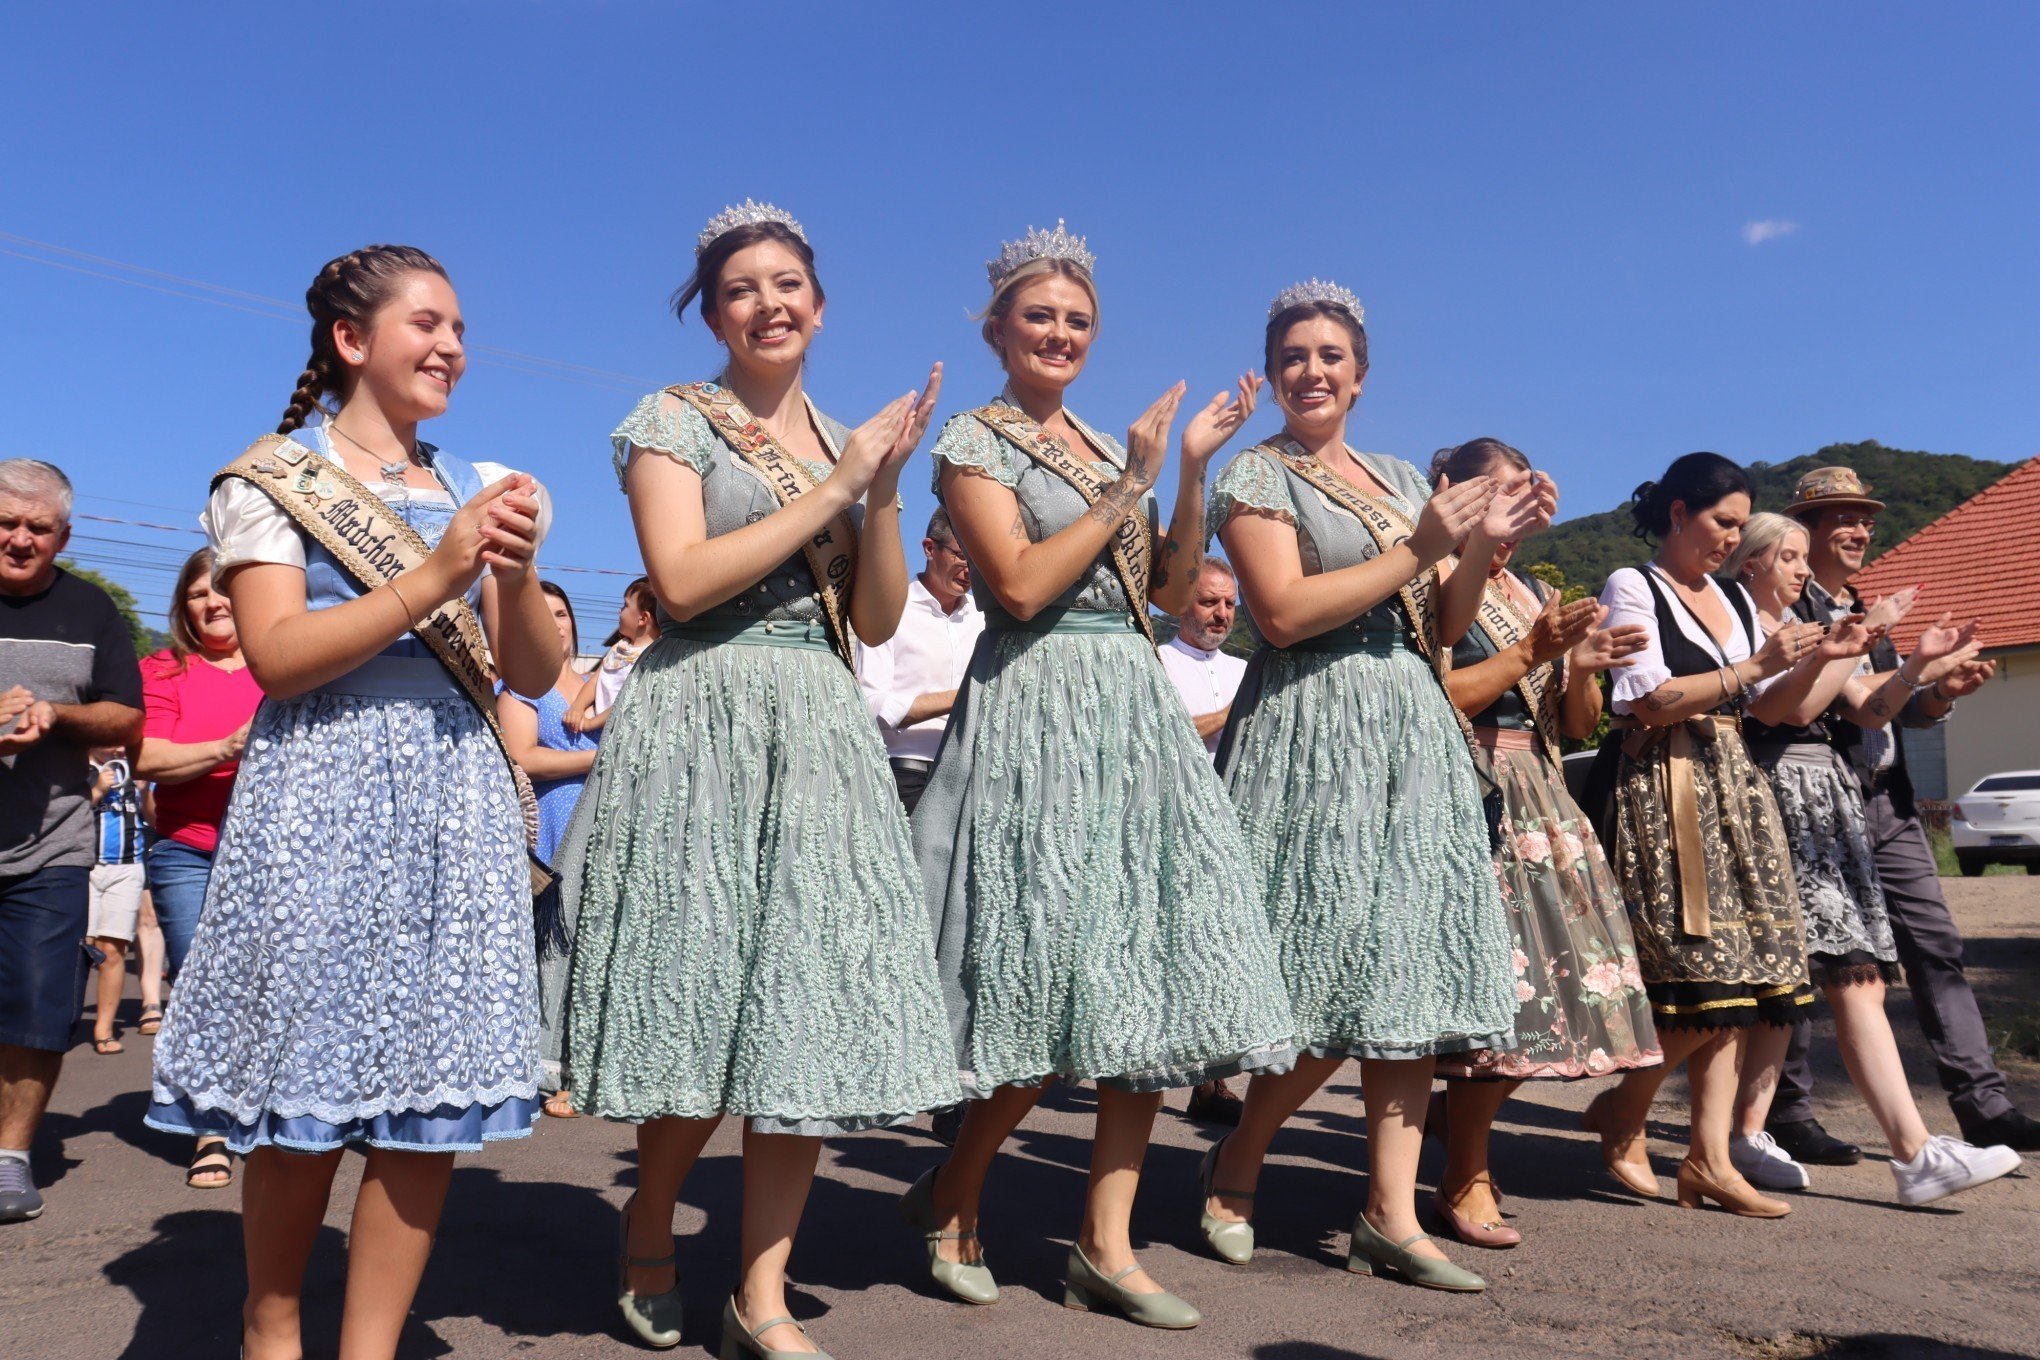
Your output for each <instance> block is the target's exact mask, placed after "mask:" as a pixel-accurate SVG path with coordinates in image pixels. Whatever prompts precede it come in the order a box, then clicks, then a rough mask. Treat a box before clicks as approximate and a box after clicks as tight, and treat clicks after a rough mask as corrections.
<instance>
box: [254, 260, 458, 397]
mask: <svg viewBox="0 0 2040 1360" xmlns="http://www.w3.org/2000/svg"><path fill="white" fill-rule="evenodd" d="M418 272H424V273H429V274H437V275H439V277H441V278H445V277H446V269H445V266H443V265H441V264H440V263H439V261H437V260H435V259H433V258H432V257H431V256H430V255H427V254H426V253H425V252H424V251H422V250H419V249H418V248H417V247H416V246H363V247H362V248H361V249H360V250H350V251H348V252H347V253H346V254H345V255H342V256H340V258H338V259H336V260H328V261H326V264H325V267H324V268H323V269H321V270H320V271H319V276H318V277H317V278H315V279H313V280H312V286H311V287H309V288H307V289H305V310H306V311H308V312H310V313H311V314H312V357H311V358H310V359H308V360H306V361H305V371H304V372H303V373H300V374H299V375H298V380H297V390H296V391H294V392H292V393H291V394H290V405H289V406H287V407H285V408H284V412H283V421H282V423H281V424H279V425H278V426H277V427H276V432H277V433H278V434H289V433H290V432H291V431H292V430H295V429H297V428H299V427H300V426H302V425H303V424H304V423H305V421H306V420H307V419H309V418H310V416H311V414H312V412H314V411H319V410H326V409H327V408H325V407H323V406H322V405H321V404H320V401H319V399H320V398H321V397H323V396H325V395H326V394H327V393H329V392H330V393H332V394H333V395H335V396H344V395H345V393H344V392H342V390H341V388H342V383H343V381H344V380H345V375H346V367H345V366H344V365H343V364H342V363H341V362H340V353H339V351H338V350H337V349H336V348H335V347H334V344H333V323H334V322H336V321H350V322H352V323H353V324H354V325H355V326H357V327H358V328H360V329H361V330H363V331H366V330H367V329H368V325H369V322H370V320H371V319H372V318H373V317H374V316H375V314H376V312H377V311H378V310H379V309H380V308H381V307H382V305H383V304H384V303H385V302H388V301H389V300H390V295H391V294H392V293H394V292H395V291H396V288H397V283H398V281H399V280H401V279H402V278H403V277H404V275H406V274H411V273H418ZM328 414H331V412H330V411H328Z"/></svg>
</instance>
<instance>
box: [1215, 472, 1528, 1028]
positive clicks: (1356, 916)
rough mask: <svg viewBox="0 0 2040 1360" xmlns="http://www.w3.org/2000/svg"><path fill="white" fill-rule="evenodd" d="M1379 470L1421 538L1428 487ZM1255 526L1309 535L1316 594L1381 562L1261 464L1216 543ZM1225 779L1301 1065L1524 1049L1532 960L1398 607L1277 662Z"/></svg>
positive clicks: (1226, 489)
mask: <svg viewBox="0 0 2040 1360" xmlns="http://www.w3.org/2000/svg"><path fill="white" fill-rule="evenodd" d="M1361 457H1362V459H1363V461H1365V462H1366V464H1367V466H1368V467H1369V468H1370V469H1371V470H1372V471H1373V472H1374V474H1375V476H1376V477H1378V478H1380V479H1381V482H1382V484H1383V485H1384V486H1386V487H1388V488H1389V489H1390V490H1391V491H1393V492H1395V493H1396V494H1395V503H1396V505H1397V507H1398V508H1399V509H1400V510H1401V511H1402V512H1403V513H1404V514H1406V515H1408V516H1410V517H1411V518H1415V516H1416V515H1417V513H1418V511H1419V510H1420V509H1421V508H1422V506H1423V503H1424V500H1425V499H1426V498H1427V496H1428V495H1429V488H1428V487H1427V486H1426V485H1425V483H1424V480H1423V478H1422V476H1421V475H1419V474H1418V472H1417V470H1416V469H1415V468H1413V467H1411V466H1410V465H1409V464H1408V463H1405V462H1403V461H1402V460H1401V459H1398V458H1384V457H1380V456H1378V455H1372V454H1363V455H1361ZM1246 514H1258V515H1265V516H1269V517H1272V518H1274V519H1277V520H1280V521H1282V522H1283V523H1284V524H1287V525H1289V526H1291V527H1292V528H1294V529H1295V530H1296V537H1297V550H1298V552H1299V554H1300V555H1301V558H1302V561H1303V570H1304V573H1305V574H1306V575H1318V574H1320V573H1322V572H1327V571H1336V570H1338V569H1339V568H1341V567H1348V566H1353V565H1355V564H1357V563H1360V562H1364V561H1366V560H1367V559H1369V558H1371V557H1373V556H1375V555H1376V548H1375V544H1374V538H1373V535H1371V534H1370V533H1368V531H1367V528H1366V526H1365V525H1363V524H1362V523H1361V522H1360V521H1359V520H1358V519H1357V518H1355V517H1354V516H1353V515H1352V514H1351V513H1350V512H1349V511H1346V510H1343V509H1340V508H1338V507H1337V506H1335V505H1334V504H1333V503H1332V502H1331V501H1330V499H1329V498H1327V497H1326V496H1325V495H1324V494H1323V493H1322V492H1320V491H1318V490H1317V489H1316V488H1315V487H1313V486H1311V485H1310V484H1309V483H1308V482H1306V481H1304V480H1303V479H1302V478H1301V477H1298V476H1297V475H1296V474H1295V473H1293V472H1291V471H1290V470H1289V469H1288V468H1287V467H1285V466H1284V465H1283V464H1282V463H1281V462H1280V460H1278V459H1276V458H1273V457H1271V456H1269V455H1268V454H1267V453H1265V452H1262V451H1260V450H1255V449H1250V450H1248V451H1247V452H1245V453H1243V454H1241V455H1240V456H1239V457H1238V458H1235V459H1234V460H1233V461H1232V463H1231V465H1229V466H1228V467H1227V468H1226V470H1225V472H1224V473H1223V474H1222V475H1221V476H1220V477H1219V479H1218V483H1217V485H1216V486H1214V487H1213V488H1212V493H1211V505H1210V507H1209V509H1208V511H1207V514H1206V523H1207V526H1208V530H1209V532H1211V533H1216V532H1217V531H1218V530H1219V529H1220V528H1222V527H1223V526H1224V525H1225V524H1226V523H1227V522H1228V521H1229V520H1231V519H1232V518H1233V517H1234V516H1236V515H1246ZM1218 759H1219V769H1220V772H1221V773H1222V774H1223V775H1224V777H1225V780H1226V786H1227V787H1228V788H1229V789H1230V790H1231V791H1232V796H1233V801H1234V803H1235V805H1236V806H1237V807H1238V808H1239V814H1240V825H1241V827H1242V828H1243V829H1244V831H1245V833H1246V840H1247V852H1248V856H1249V860H1250V863H1251V865H1252V871H1253V877H1254V882H1255V884H1256V885H1257V887H1258V889H1259V892H1260V895H1261V898H1262V900H1263V901H1264V902H1265V903H1266V906H1267V911H1268V921H1269V925H1270V926H1271V928H1272V929H1273V931H1274V935H1275V946H1276V950H1277V952H1278V954H1279V956H1280V958H1281V963H1282V973H1283V976H1284V978H1285V979H1287V981H1288V986H1289V998H1290V1001H1291V1003H1292V1005H1293V1006H1294V1007H1295V1011H1296V1024H1297V1030H1298V1036H1299V1037H1298V1045H1299V1046H1300V1047H1303V1048H1305V1049H1307V1050H1308V1051H1309V1052H1310V1053H1312V1054H1313V1055H1315V1056H1318V1057H1326V1056H1331V1057H1354V1058H1418V1057H1423V1056H1426V1055H1429V1054H1438V1053H1457V1052H1463V1051H1466V1050H1470V1049H1480V1048H1506V1047H1511V1046H1512V1030H1513V1026H1514V1023H1515V1018H1516V997H1515V976H1514V972H1513V969H1512V967H1511V954H1512V950H1513V948H1514V945H1513V941H1512V938H1511V935H1510V931H1509V919H1508V916H1507V914H1506V913H1505V912H1504V910H1503V907H1502V900H1501V895H1500V891H1499V889H1498V887H1497V884H1496V880H1495V870H1494V864H1493V861H1492V859H1491V858H1490V855H1489V851H1488V836H1487V823H1486V819H1485V818H1484V816H1483V815H1482V812H1481V805H1480V794H1479V791H1478V780H1477V777H1476V775H1475V774H1474V768H1473V761H1472V758H1471V756H1470V755H1469V754H1468V751H1467V746H1466V741H1465V739H1464V737H1462V736H1461V734H1460V730H1459V725H1458V722H1457V720H1456V719H1454V717H1453V716H1452V708H1451V704H1450V701H1449V700H1447V699H1446V697H1445V692H1444V689H1443V688H1442V687H1441V686H1440V685H1439V683H1438V681H1437V679H1436V677H1435V676H1434V675H1433V674H1432V672H1431V667H1430V664H1429V663H1428V662H1426V661H1425V660H1424V659H1423V658H1422V657H1421V656H1419V655H1418V654H1417V652H1416V651H1415V650H1414V648H1413V647H1412V646H1411V644H1410V641H1409V628H1408V623H1407V619H1406V616H1405V615H1404V613H1403V609H1402V605H1401V603H1400V602H1399V600H1398V599H1397V598H1396V597H1393V596H1391V597H1390V599H1389V601H1388V602H1386V603H1384V604H1381V605H1379V606H1377V607H1376V608H1374V609H1373V610H1371V611H1370V612H1368V613H1366V614H1363V615H1362V616H1361V617H1360V618H1359V619H1357V620H1355V621H1354V622H1352V623H1350V624H1346V625H1344V626H1343V627H1340V628H1336V629H1333V630H1332V631H1331V632H1328V633H1325V634H1321V635H1319V636H1318V637H1314V638H1309V639H1306V640H1305V641H1304V642H1302V643H1300V644H1298V645H1296V646H1294V647H1280V648H1278V647H1269V646H1267V645H1265V644H1264V645H1262V646H1261V647H1260V648H1259V650H1257V651H1256V652H1255V653H1254V655H1253V658H1252V659H1251V660H1250V661H1248V663H1247V672H1246V675H1245V677H1244V678H1243V679H1242V680H1241V682H1240V690H1239V693H1238V694H1237V695H1236V696H1235V697H1234V699H1233V706H1232V719H1231V721H1230V722H1229V723H1228V724H1227V727H1226V733H1225V736H1224V738H1223V739H1222V740H1221V742H1220V745H1219V755H1218Z"/></svg>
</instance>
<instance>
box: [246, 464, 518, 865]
mask: <svg viewBox="0 0 2040 1360" xmlns="http://www.w3.org/2000/svg"><path fill="white" fill-rule="evenodd" d="M229 477H233V478H238V479H239V480H241V481H244V482H246V483H248V485H250V486H252V487H254V488H255V489H256V490H258V491H260V492H261V493H262V494H263V495H265V496H267V497H268V498H269V499H270V500H271V501H272V502H274V503H275V505H276V507H277V508H278V509H280V510H282V511H283V513H284V514H286V515H288V516H289V517H290V521H291V523H293V524H295V525H297V527H298V528H300V529H302V530H303V531H304V532H305V533H307V534H309V535H310V536H311V537H312V539H313V541H315V542H316V543H318V545H319V546H320V547H322V548H324V549H325V550H326V551H327V552H328V553H329V554H331V555H332V557H333V560H334V561H336V562H338V563H339V564H340V566H341V568H342V569H343V570H345V571H346V573H347V574H348V575H349V576H351V577H353V578H354V583H355V584H356V585H358V586H360V587H361V589H362V590H364V591H369V590H374V589H375V588H376V587H377V586H380V585H384V584H386V583H388V582H389V581H391V580H393V579H395V578H396V577H398V576H401V575H402V574H403V573H405V572H407V571H409V570H411V569H412V568H413V567H418V566H422V565H424V562H425V559H426V558H428V557H430V556H431V555H432V545H431V544H429V543H427V542H426V541H425V540H424V538H423V537H421V536H420V535H419V533H418V531H417V530H416V529H413V528H412V527H411V526H410V525H409V524H407V523H405V522H404V519H403V517H402V516H400V515H396V514H393V513H392V512H391V511H390V508H389V506H387V505H386V504H384V503H383V500H382V498H381V497H380V496H378V495H376V494H375V493H374V492H373V491H370V490H369V489H368V488H367V487H365V486H363V485H362V484H361V483H360V482H358V481H356V480H355V479H354V476H353V474H351V473H349V472H348V471H347V469H346V468H344V467H342V466H341V465H340V464H339V462H338V461H337V460H335V459H330V458H323V457H321V456H320V455H318V454H317V453H315V452H313V451H312V450H311V449H309V448H307V447H305V446H304V445H303V444H300V443H298V442H297V441H296V440H295V439H292V438H290V437H289V436H287V435H280V434H265V435H263V436H262V437H261V438H260V439H257V440H256V441H255V442H254V443H252V444H250V445H249V446H248V447H247V448H246V449H245V450H243V451H242V453H241V456H240V457H238V458H236V459H235V460H234V461H233V462H231V463H229V464H227V465H226V466H225V467H223V468H221V469H220V470H219V471H218V472H216V473H214V474H213V479H212V485H213V487H214V488H217V487H218V486H219V484H220V483H221V482H223V481H225V480H227V479H228V478H229ZM411 635H412V636H413V637H415V638H417V639H418V640H419V641H420V642H422V643H424V644H425V645H426V647H428V648H430V649H431V652H432V655H433V656H435V657H437V658H438V659H439V663H440V664H441V665H442V666H444V667H446V669H447V672H448V673H449V674H451V675H452V676H453V678H454V680H455V682H456V683H458V684H459V685H460V689H461V693H462V694H463V695H464V696H466V698H467V700H468V702H469V703H471V704H473V705H474V706H475V711H476V712H477V713H479V714H481V716H482V721H483V723H484V725H486V726H487V727H488V729H489V735H490V736H492V737H494V738H495V739H496V746H497V749H498V750H500V751H502V753H503V760H504V762H505V763H506V764H508V765H509V767H510V780H511V783H513V784H514V785H516V788H517V802H518V806H519V807H520V808H521V809H522V810H523V813H524V833H525V843H526V850H527V854H526V858H527V859H528V860H529V861H530V865H531V891H532V895H533V896H534V897H536V896H537V895H539V894H541V893H543V892H545V891H546V889H548V888H550V887H551V886H552V882H553V875H552V872H551V871H550V870H548V869H547V868H546V867H545V865H544V864H543V863H541V862H540V861H539V859H538V857H537V856H536V855H532V854H530V853H529V850H530V847H532V846H535V845H536V844H537V843H538V799H537V797H536V795H534V794H533V792H532V789H531V780H530V779H529V778H527V777H526V775H525V773H524V771H523V769H522V768H520V767H519V766H518V764H517V761H516V759H515V758H514V757H513V756H512V755H511V754H510V747H509V745H508V743H506V742H505V741H504V739H503V728H502V726H501V725H500V724H499V723H498V722H497V721H496V687H495V684H494V683H493V682H492V681H491V679H490V678H489V676H490V671H491V670H492V669H493V667H492V665H491V663H490V658H489V644H488V640H487V638H485V637H484V636H483V635H482V625H481V620H479V619H477V618H476V617H475V611H474V607H473V606H472V605H470V604H469V603H468V602H467V599H466V598H465V597H464V596H455V597H454V598H453V599H451V600H448V601H447V602H446V603H444V604H442V605H440V606H438V607H437V608H435V609H434V610H432V612H430V613H429V614H427V615H426V616H425V617H424V618H422V619H420V620H418V621H417V622H416V623H414V624H413V625H412V626H411Z"/></svg>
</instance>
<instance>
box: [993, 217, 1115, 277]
mask: <svg viewBox="0 0 2040 1360" xmlns="http://www.w3.org/2000/svg"><path fill="white" fill-rule="evenodd" d="M1029 260H1068V261H1069V262H1070V263H1071V264H1073V265H1075V266H1076V267H1077V268H1079V269H1081V270H1083V271H1084V272H1085V273H1086V274H1088V273H1090V272H1091V266H1092V265H1094V264H1096V263H1098V257H1097V256H1096V255H1093V254H1092V253H1091V252H1090V251H1089V250H1086V249H1085V248H1084V238H1083V237H1081V236H1072V235H1070V234H1069V232H1067V231H1065V230H1064V229H1063V220H1062V219H1061V218H1060V217H1058V218H1056V219H1055V230H1054V231H1042V230H1041V229H1039V228H1038V227H1029V228H1028V229H1027V234H1026V235H1025V236H1023V237H1021V238H1020V239H1019V240H1017V241H1008V242H1006V243H1005V244H1004V245H1002V246H1000V247H999V258H998V259H996V260H986V261H985V273H986V274H987V275H989V276H990V278H991V280H992V287H994V288H997V287H998V286H999V285H1000V284H1002V283H1004V282H1005V281H1006V276H1007V275H1009V274H1011V273H1012V272H1013V271H1014V270H1016V269H1018V268H1019V267H1020V266H1021V265H1023V264H1026V263H1027V262H1028V261H1029Z"/></svg>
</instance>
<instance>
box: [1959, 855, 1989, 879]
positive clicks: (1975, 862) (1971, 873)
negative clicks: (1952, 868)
mask: <svg viewBox="0 0 2040 1360" xmlns="http://www.w3.org/2000/svg"><path fill="white" fill-rule="evenodd" d="M1985 862H1986V861H1985V860H1984V858H1983V856H1981V855H1964V854H1961V853H1959V852H1958V853H1957V854H1956V856H1955V863H1956V864H1957V865H1958V866H1960V868H1961V870H1962V876H1963V877H1964V878H1981V877H1983V869H1984V864H1985Z"/></svg>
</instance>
